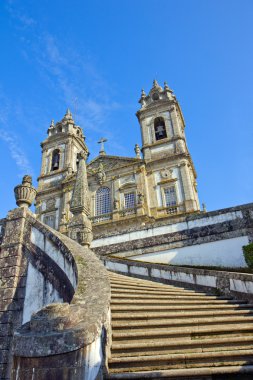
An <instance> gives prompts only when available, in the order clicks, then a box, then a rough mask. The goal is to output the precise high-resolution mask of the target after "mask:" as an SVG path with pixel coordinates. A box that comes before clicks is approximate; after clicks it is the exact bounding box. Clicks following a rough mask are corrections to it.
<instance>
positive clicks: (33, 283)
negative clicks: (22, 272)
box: [22, 263, 63, 323]
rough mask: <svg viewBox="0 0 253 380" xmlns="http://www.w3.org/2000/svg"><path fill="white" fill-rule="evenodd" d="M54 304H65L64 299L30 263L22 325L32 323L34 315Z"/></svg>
mask: <svg viewBox="0 0 253 380" xmlns="http://www.w3.org/2000/svg"><path fill="white" fill-rule="evenodd" d="M53 302H63V299H62V298H61V297H60V295H59V293H58V292H57V290H55V289H54V288H53V286H52V284H50V283H49V282H48V281H46V280H45V278H44V277H43V275H42V274H41V273H40V272H39V271H38V270H37V269H36V268H34V266H33V265H32V264H31V263H29V264H28V270H27V280H26V292H25V300H24V309H23V321H22V323H26V322H28V321H30V319H31V316H32V314H33V313H36V312H37V311H38V310H40V309H41V308H42V307H43V306H46V305H48V304H50V303H53Z"/></svg>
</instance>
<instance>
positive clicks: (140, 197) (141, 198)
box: [138, 192, 144, 205]
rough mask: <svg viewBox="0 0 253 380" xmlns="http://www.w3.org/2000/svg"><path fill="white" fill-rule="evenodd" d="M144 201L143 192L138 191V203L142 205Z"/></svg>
mask: <svg viewBox="0 0 253 380" xmlns="http://www.w3.org/2000/svg"><path fill="white" fill-rule="evenodd" d="M143 203H144V194H143V193H141V192H139V193H138V205H143Z"/></svg>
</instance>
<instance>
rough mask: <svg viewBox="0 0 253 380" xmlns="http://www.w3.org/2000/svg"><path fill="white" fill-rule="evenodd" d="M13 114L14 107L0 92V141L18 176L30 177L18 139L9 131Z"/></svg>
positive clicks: (30, 168) (27, 163) (29, 170)
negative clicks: (17, 170)
mask: <svg viewBox="0 0 253 380" xmlns="http://www.w3.org/2000/svg"><path fill="white" fill-rule="evenodd" d="M15 114H16V110H15V106H14V105H13V104H12V103H11V101H10V99H8V98H7V96H5V95H4V93H3V91H0V140H2V141H3V142H4V143H5V144H6V147H7V148H8V149H9V151H10V155H11V157H12V159H13V161H14V162H15V164H16V165H17V167H18V169H19V171H20V176H21V175H24V174H26V173H28V174H31V175H32V174H33V169H32V166H31V164H30V163H29V160H28V158H27V157H26V154H25V152H24V150H23V149H22V148H21V146H20V141H19V138H18V136H17V135H16V134H15V133H14V132H13V131H12V130H11V120H13V119H15Z"/></svg>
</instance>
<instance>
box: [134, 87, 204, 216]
mask: <svg viewBox="0 0 253 380" xmlns="http://www.w3.org/2000/svg"><path fill="white" fill-rule="evenodd" d="M139 103H140V104H141V108H140V110H138V112H137V114H136V115H137V117H138V120H139V123H140V127H141V136H142V153H143V157H144V160H145V161H146V166H147V173H148V175H149V182H150V183H149V186H150V188H151V189H155V193H156V194H153V197H152V196H151V203H152V198H153V203H154V205H155V202H156V201H157V202H158V210H159V209H160V208H161V209H163V208H164V207H165V208H166V210H167V211H168V210H171V212H173V213H174V212H175V213H178V212H187V213H189V212H195V211H199V200H198V194H197V183H196V177H197V175H196V171H195V168H194V165H193V162H192V159H191V156H190V153H189V151H188V148H187V144H186V137H185V131H184V130H185V123H184V118H183V114H182V111H181V108H180V105H179V103H178V101H177V99H176V96H175V95H174V94H173V91H172V90H171V89H170V88H169V86H168V85H167V83H166V82H165V83H164V87H163V88H162V87H161V86H160V85H159V84H158V83H157V81H156V80H154V82H153V86H152V88H151V90H150V91H149V93H148V94H147V95H146V93H145V92H144V90H142V93H141V98H140V100H139ZM151 191H152V190H151ZM172 206H175V210H174V211H173V207H172ZM154 207H155V206H154ZM151 208H152V206H151Z"/></svg>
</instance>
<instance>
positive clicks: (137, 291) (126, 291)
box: [111, 288, 185, 296]
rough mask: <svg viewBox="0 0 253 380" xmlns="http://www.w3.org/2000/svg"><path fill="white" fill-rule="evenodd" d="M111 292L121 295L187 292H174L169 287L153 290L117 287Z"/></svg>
mask: <svg viewBox="0 0 253 380" xmlns="http://www.w3.org/2000/svg"><path fill="white" fill-rule="evenodd" d="M111 292H112V294H113V295H114V294H119V295H121V294H140V295H144V294H149V295H167V294H168V295H172V296H173V295H175V294H178V295H180V294H182V295H184V294H185V292H181V293H180V292H176V293H174V292H171V291H169V290H167V289H164V290H163V289H162V290H160V289H159V290H156V289H153V290H141V289H118V288H116V289H114V288H112V289H111Z"/></svg>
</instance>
